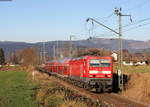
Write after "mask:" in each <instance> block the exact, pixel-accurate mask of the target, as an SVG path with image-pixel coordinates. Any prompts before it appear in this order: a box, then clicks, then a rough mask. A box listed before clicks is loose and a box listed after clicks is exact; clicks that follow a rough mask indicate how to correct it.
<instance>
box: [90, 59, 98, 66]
mask: <svg viewBox="0 0 150 107" xmlns="http://www.w3.org/2000/svg"><path fill="white" fill-rule="evenodd" d="M90 66H92V67H99V66H100V61H99V60H90Z"/></svg>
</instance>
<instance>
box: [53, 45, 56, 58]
mask: <svg viewBox="0 0 150 107" xmlns="http://www.w3.org/2000/svg"><path fill="white" fill-rule="evenodd" d="M55 49H56V48H55V45H54V46H53V59H54V60H55V58H56V53H55Z"/></svg>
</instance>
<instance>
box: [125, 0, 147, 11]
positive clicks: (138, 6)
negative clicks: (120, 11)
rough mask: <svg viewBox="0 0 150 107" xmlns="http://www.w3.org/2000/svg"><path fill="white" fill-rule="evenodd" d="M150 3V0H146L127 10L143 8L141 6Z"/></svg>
mask: <svg viewBox="0 0 150 107" xmlns="http://www.w3.org/2000/svg"><path fill="white" fill-rule="evenodd" d="M148 3H150V0H145V2H143V3H140V4H138V5H136V6H134V7H132V8H130V9H126V10H125V11H132V10H135V9H137V8H141V7H143V6H144V5H146V4H148Z"/></svg>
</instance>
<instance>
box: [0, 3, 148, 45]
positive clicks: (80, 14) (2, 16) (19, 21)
mask: <svg viewBox="0 0 150 107" xmlns="http://www.w3.org/2000/svg"><path fill="white" fill-rule="evenodd" d="M115 8H122V11H121V12H122V14H123V15H131V16H132V20H133V21H132V22H130V18H129V17H127V16H123V17H122V26H123V29H122V31H123V32H122V33H123V38H125V39H134V40H144V41H146V40H150V30H149V29H150V24H149V23H150V20H146V21H143V22H140V21H141V20H143V19H147V18H150V12H149V11H150V0H12V1H10V2H4V1H0V41H24V42H31V43H34V42H44V41H56V40H69V37H70V35H73V36H74V38H72V39H74V40H79V39H87V38H88V37H90V36H91V37H100V38H101V37H106V38H107V37H108V38H115V37H117V35H115V34H114V33H112V32H110V31H109V30H108V29H106V28H104V27H102V26H100V25H97V24H96V23H94V24H92V23H91V22H88V23H87V22H86V19H87V18H89V17H91V18H94V19H96V20H97V21H99V22H101V23H103V24H105V25H107V26H108V27H110V28H112V29H114V30H116V31H118V16H116V15H115V14H114V9H115ZM137 22H139V23H137ZM136 23H137V24H136ZM126 25H129V26H127V27H124V26H126Z"/></svg>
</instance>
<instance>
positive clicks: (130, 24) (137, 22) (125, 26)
mask: <svg viewBox="0 0 150 107" xmlns="http://www.w3.org/2000/svg"><path fill="white" fill-rule="evenodd" d="M145 21H150V18H145V19H141V20H139V21H136V22H134V23H129V24H126V25H124V26H123V27H122V28H127V27H130V26H133V25H137V24H139V23H142V22H145ZM138 26H139V25H138ZM114 30H118V29H114ZM108 33H111V32H110V31H109V32H104V33H102V34H101V35H105V34H106V35H108ZM112 36H114V34H112Z"/></svg>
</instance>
